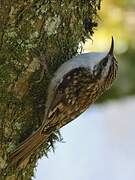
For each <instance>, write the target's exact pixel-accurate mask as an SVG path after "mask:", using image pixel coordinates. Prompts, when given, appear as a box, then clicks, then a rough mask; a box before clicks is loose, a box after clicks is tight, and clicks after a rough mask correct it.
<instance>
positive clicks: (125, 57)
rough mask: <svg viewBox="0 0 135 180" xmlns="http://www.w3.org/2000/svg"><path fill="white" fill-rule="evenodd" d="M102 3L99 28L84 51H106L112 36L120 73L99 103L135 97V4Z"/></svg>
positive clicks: (133, 0) (132, 0)
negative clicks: (134, 95)
mask: <svg viewBox="0 0 135 180" xmlns="http://www.w3.org/2000/svg"><path fill="white" fill-rule="evenodd" d="M101 3H102V4H101V11H100V13H99V26H98V28H97V30H96V31H95V34H94V36H93V41H91V40H88V41H87V42H86V44H85V46H84V49H85V51H103V50H107V49H108V48H109V46H110V43H111V36H113V37H114V39H115V55H116V57H117V60H118V63H119V73H118V77H117V81H116V82H115V83H114V85H113V87H112V88H111V90H109V91H108V92H107V93H105V95H104V96H102V98H100V100H99V101H103V100H106V99H108V98H111V99H116V98H117V99H118V98H121V97H125V96H129V95H133V94H135V60H134V57H135V0H130V1H129V0H108V1H107V0H104V1H102V2H101Z"/></svg>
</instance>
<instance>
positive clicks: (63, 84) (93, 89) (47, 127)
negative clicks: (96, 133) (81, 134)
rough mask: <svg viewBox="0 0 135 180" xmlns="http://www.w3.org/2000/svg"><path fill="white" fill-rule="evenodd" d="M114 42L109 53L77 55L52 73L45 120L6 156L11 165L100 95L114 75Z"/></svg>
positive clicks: (31, 151) (23, 159)
mask: <svg viewBox="0 0 135 180" xmlns="http://www.w3.org/2000/svg"><path fill="white" fill-rule="evenodd" d="M113 49H114V41H113V38H112V44H111V48H110V51H109V52H108V53H87V54H84V55H78V56H76V57H74V58H72V59H71V60H69V61H68V62H66V63H64V64H63V65H62V66H61V67H60V68H59V69H58V70H57V71H56V73H55V74H54V77H53V78H52V80H51V83H50V85H49V88H48V97H47V102H46V110H45V116H44V121H43V123H42V125H41V127H39V129H38V130H37V131H36V132H34V133H33V134H32V135H31V136H30V137H28V138H27V139H26V140H25V141H24V142H23V143H22V144H21V145H20V146H19V147H17V148H16V150H15V151H14V152H13V153H12V154H11V155H10V156H9V161H10V165H11V166H20V164H22V163H23V162H25V161H26V159H28V158H29V157H30V156H31V155H32V154H33V153H34V152H35V151H36V150H37V149H38V147H39V146H40V145H41V144H43V143H44V142H46V141H47V139H48V137H49V136H50V135H51V134H52V132H54V131H55V130H58V129H60V128H61V127H63V126H65V125H66V124H68V123H69V122H71V121H72V120H73V119H75V118H76V117H78V116H79V115H80V114H81V113H82V112H84V111H85V110H86V109H87V108H88V107H89V106H90V105H91V104H92V103H94V102H95V101H96V100H97V99H98V97H100V96H101V95H102V94H103V93H104V92H105V91H106V90H107V89H108V88H110V86H111V85H112V82H113V81H114V80H115V78H116V73H117V68H118V67H117V61H116V59H115V57H114V55H113Z"/></svg>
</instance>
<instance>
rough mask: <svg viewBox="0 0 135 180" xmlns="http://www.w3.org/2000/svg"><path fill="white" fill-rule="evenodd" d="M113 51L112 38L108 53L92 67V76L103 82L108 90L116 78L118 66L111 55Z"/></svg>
mask: <svg viewBox="0 0 135 180" xmlns="http://www.w3.org/2000/svg"><path fill="white" fill-rule="evenodd" d="M113 51H114V40H113V37H112V42H111V47H110V50H109V52H108V53H107V54H106V55H105V57H103V58H102V59H101V60H100V61H99V62H98V63H97V64H96V65H95V66H94V67H93V75H94V77H95V78H96V79H98V80H99V81H101V82H104V84H105V86H106V88H109V87H110V86H111V84H112V82H113V80H114V79H115V78H116V74H117V70H118V65H117V61H116V58H115V57H114V54H113Z"/></svg>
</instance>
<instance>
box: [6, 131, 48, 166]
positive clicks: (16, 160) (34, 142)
mask: <svg viewBox="0 0 135 180" xmlns="http://www.w3.org/2000/svg"><path fill="white" fill-rule="evenodd" d="M47 139H48V136H47V135H45V134H42V133H41V129H40V128H39V129H38V130H37V131H36V132H34V133H33V134H32V135H31V136H30V137H28V138H27V139H26V140H25V141H24V142H22V144H21V145H20V146H18V147H17V148H16V150H15V151H14V152H13V153H12V154H11V155H10V156H9V163H10V166H22V164H23V162H27V161H29V157H30V156H31V155H32V154H33V153H34V152H35V151H36V150H37V149H38V147H39V146H40V145H41V144H43V143H44V142H45V141H47ZM24 164H25V163H24Z"/></svg>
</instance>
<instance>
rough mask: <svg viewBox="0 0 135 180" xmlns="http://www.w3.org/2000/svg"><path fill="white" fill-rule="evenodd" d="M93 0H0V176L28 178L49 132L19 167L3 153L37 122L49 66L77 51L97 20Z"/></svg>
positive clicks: (96, 5)
mask: <svg viewBox="0 0 135 180" xmlns="http://www.w3.org/2000/svg"><path fill="white" fill-rule="evenodd" d="M98 9H100V1H99V0H82V1H80V0H0V146H1V148H0V179H1V180H16V179H17V180H22V179H24V180H30V179H31V178H32V176H33V175H34V168H35V167H36V162H37V160H38V159H39V158H40V157H42V156H43V155H47V153H48V151H49V150H50V148H51V147H52V148H53V144H54V142H55V141H57V140H61V137H60V134H59V132H55V133H54V134H52V136H51V137H50V138H49V140H48V142H47V143H46V144H44V145H43V146H42V147H40V148H39V149H38V151H37V152H35V154H34V155H33V157H32V159H31V160H30V162H29V163H28V165H27V166H26V168H24V169H21V170H20V169H18V168H16V169H14V168H12V167H9V166H8V164H9V162H8V156H9V154H10V153H11V152H13V150H14V149H15V148H16V146H17V145H18V144H20V143H21V142H22V141H23V140H25V139H26V138H27V137H28V136H29V135H30V134H31V133H32V132H33V131H35V130H36V129H37V127H39V126H40V124H41V122H42V120H43V116H44V110H45V101H46V95H47V87H48V83H49V81H50V79H51V78H52V76H53V73H54V72H55V70H56V69H57V68H58V67H59V66H60V64H62V63H63V62H65V61H67V60H68V59H69V58H71V57H72V56H73V55H75V54H77V53H78V49H79V51H81V48H80V47H81V43H82V42H84V41H85V39H86V38H90V37H91V35H92V34H93V29H94V27H96V26H97V10H98Z"/></svg>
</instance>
